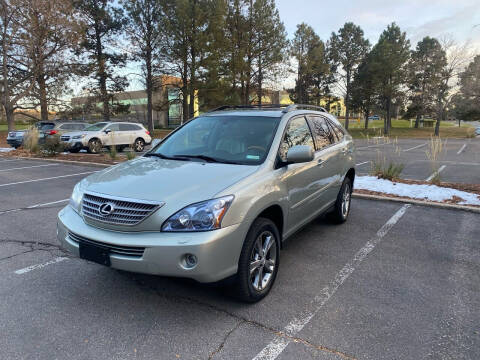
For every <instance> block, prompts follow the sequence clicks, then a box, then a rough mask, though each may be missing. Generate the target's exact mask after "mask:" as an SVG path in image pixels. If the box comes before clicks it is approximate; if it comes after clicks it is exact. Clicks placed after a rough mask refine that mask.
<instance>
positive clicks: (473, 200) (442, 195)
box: [355, 176, 480, 205]
mask: <svg viewBox="0 0 480 360" xmlns="http://www.w3.org/2000/svg"><path fill="white" fill-rule="evenodd" d="M355 188H356V189H363V190H370V191H376V192H381V193H385V194H392V195H397V196H406V197H409V198H413V199H420V200H430V201H439V202H443V201H445V200H452V199H453V197H454V196H457V197H459V198H461V199H462V200H463V201H460V202H459V204H462V205H480V197H479V196H478V195H476V194H472V193H469V192H466V191H461V190H457V189H451V188H445V187H440V186H437V185H426V184H425V185H422V184H404V183H395V182H392V181H390V180H385V179H378V178H377V177H376V176H357V177H356V178H355Z"/></svg>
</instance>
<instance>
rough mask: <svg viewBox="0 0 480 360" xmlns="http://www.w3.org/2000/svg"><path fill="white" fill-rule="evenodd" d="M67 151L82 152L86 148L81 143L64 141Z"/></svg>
mask: <svg viewBox="0 0 480 360" xmlns="http://www.w3.org/2000/svg"><path fill="white" fill-rule="evenodd" d="M62 143H63V144H64V145H65V149H66V150H82V149H84V148H85V146H83V144H82V142H81V141H63V142H62Z"/></svg>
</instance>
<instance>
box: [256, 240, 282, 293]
mask: <svg viewBox="0 0 480 360" xmlns="http://www.w3.org/2000/svg"><path fill="white" fill-rule="evenodd" d="M275 242H276V241H275V237H274V235H273V233H271V232H270V231H264V232H262V233H261V234H260V235H259V236H258V237H257V239H256V241H255V244H254V246H253V248H252V253H251V256H250V268H249V270H250V282H251V284H252V287H253V288H254V289H255V290H256V291H262V290H263V289H265V288H266V287H267V286H268V284H269V283H270V280H271V279H272V276H273V273H274V270H275V266H276V260H277V246H276V244H275Z"/></svg>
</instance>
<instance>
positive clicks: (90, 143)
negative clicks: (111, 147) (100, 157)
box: [88, 139, 102, 154]
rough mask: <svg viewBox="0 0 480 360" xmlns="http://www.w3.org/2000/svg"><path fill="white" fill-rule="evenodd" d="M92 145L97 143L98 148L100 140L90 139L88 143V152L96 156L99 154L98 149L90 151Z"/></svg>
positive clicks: (100, 144)
mask: <svg viewBox="0 0 480 360" xmlns="http://www.w3.org/2000/svg"><path fill="white" fill-rule="evenodd" d="M94 143H97V146H98V147H101V146H102V143H101V142H100V140H97V139H92V140H90V141H89V142H88V152H89V153H92V154H98V153H99V152H100V149H94V150H95V151H92V146H93V144H94Z"/></svg>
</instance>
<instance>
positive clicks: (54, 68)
mask: <svg viewBox="0 0 480 360" xmlns="http://www.w3.org/2000/svg"><path fill="white" fill-rule="evenodd" d="M18 2H19V13H20V23H21V28H22V32H23V33H24V34H25V40H26V41H28V42H29V48H30V49H31V53H30V59H31V61H32V62H33V66H34V68H35V86H34V88H33V89H32V93H31V94H30V97H31V98H32V100H33V101H32V103H33V104H32V106H33V107H34V108H36V107H37V106H38V105H40V114H41V118H42V120H48V110H49V106H56V105H60V104H59V102H62V99H61V98H62V96H63V95H64V94H65V92H66V91H67V81H68V80H69V79H70V78H71V77H72V75H73V74H74V73H75V70H76V69H77V68H78V64H76V63H75V58H74V57H73V56H72V51H73V50H74V49H75V48H76V46H77V45H78V43H79V40H80V36H79V34H80V30H81V25H80V23H79V22H78V21H77V20H76V16H75V15H76V14H75V11H74V8H73V3H72V2H71V1H70V0H56V1H50V0H19V1H18Z"/></svg>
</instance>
